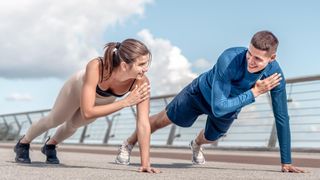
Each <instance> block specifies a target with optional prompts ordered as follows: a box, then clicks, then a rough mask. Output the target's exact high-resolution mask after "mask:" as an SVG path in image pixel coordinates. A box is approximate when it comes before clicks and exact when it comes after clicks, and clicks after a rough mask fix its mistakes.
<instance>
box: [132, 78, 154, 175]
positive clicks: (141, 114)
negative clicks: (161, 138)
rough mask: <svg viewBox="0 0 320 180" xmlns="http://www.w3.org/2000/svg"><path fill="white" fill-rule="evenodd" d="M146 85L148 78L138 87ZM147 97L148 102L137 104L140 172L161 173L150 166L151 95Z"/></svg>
mask: <svg viewBox="0 0 320 180" xmlns="http://www.w3.org/2000/svg"><path fill="white" fill-rule="evenodd" d="M145 83H147V84H149V80H148V78H147V77H146V76H145V77H144V78H143V79H142V80H139V82H137V84H138V86H139V85H140V84H145ZM147 97H148V98H147V99H146V100H144V101H142V102H140V103H138V104H137V136H138V142H139V148H140V157H141V167H140V169H139V171H140V172H149V173H159V172H160V171H159V170H157V169H154V168H151V165H150V135H151V127H150V121H149V112H150V98H149V97H150V93H148V95H147Z"/></svg>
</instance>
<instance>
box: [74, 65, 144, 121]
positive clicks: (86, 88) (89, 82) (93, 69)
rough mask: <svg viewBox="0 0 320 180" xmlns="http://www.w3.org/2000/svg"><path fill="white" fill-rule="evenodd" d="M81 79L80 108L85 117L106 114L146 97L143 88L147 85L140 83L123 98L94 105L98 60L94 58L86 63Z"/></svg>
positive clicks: (89, 117) (97, 80)
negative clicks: (105, 103) (140, 84)
mask: <svg viewBox="0 0 320 180" xmlns="http://www.w3.org/2000/svg"><path fill="white" fill-rule="evenodd" d="M83 81H84V83H83V86H82V90H81V98H80V99H81V100H80V101H81V102H80V109H81V114H82V116H83V117H84V118H85V119H92V118H97V117H101V116H106V115H108V114H111V113H113V112H116V111H118V110H120V109H122V108H124V107H128V106H132V105H135V104H137V103H139V102H141V101H143V100H145V99H146V98H148V97H146V96H145V94H146V93H145V91H146V90H145V89H146V87H148V86H147V85H142V86H140V87H137V86H136V87H135V88H134V89H133V90H132V91H131V93H130V94H129V95H128V96H127V97H126V98H124V99H121V100H119V101H115V102H113V103H111V104H107V105H100V106H96V105H95V98H96V86H97V84H98V82H99V62H98V61H95V60H92V61H90V62H89V63H88V65H87V67H86V73H85V75H84V80H83Z"/></svg>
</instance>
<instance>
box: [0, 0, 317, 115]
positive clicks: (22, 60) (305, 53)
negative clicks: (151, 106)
mask: <svg viewBox="0 0 320 180" xmlns="http://www.w3.org/2000/svg"><path fill="white" fill-rule="evenodd" d="M17 4H19V5H17ZM319 17H320V1H317V0H306V1H303V2H302V1H297V2H294V1H289V0H283V1H276V0H269V1H254V0H245V1H237V0H224V1H218V0H197V1H193V0H189V1H182V0H176V1H170V0H161V1H160V0H117V1H115V0H64V1H50V0H28V1H19V0H10V1H8V0H3V1H1V2H0V22H1V23H0V114H6V113H15V112H24V111H32V110H41V109H49V108H51V107H52V105H53V103H54V101H55V98H56V96H57V94H58V93H59V90H60V88H61V87H62V86H63V83H64V82H65V81H66V80H67V79H68V78H69V77H70V76H71V75H72V74H73V73H75V72H77V71H78V70H81V69H83V68H84V67H85V65H86V63H87V62H88V61H89V60H91V59H92V58H94V57H97V56H101V55H102V54H103V46H104V44H105V43H107V42H121V41H123V40H124V39H126V38H136V39H139V40H141V41H142V42H144V43H145V44H146V45H147V46H148V47H149V49H150V50H151V52H152V55H153V59H152V64H151V67H150V69H149V71H148V73H147V76H148V77H149V79H150V81H151V91H152V96H157V95H164V94H173V93H177V92H178V91H179V90H181V89H182V88H183V87H184V86H185V85H186V84H188V83H189V82H191V80H192V79H194V78H195V77H197V76H198V75H199V74H201V73H202V72H205V71H207V70H209V69H210V68H212V66H213V65H214V64H215V62H216V60H217V58H218V57H219V55H220V54H221V53H222V52H223V51H224V50H225V49H227V48H230V47H236V46H237V47H238V46H244V47H247V46H248V44H249V42H250V39H251V37H252V36H253V34H254V33H255V32H257V31H260V30H270V31H272V32H273V33H274V34H275V35H276V36H277V37H278V39H279V41H280V44H279V48H278V53H277V61H278V62H279V63H280V65H281V68H282V70H283V72H284V76H285V77H286V78H294V77H301V76H310V75H319V74H320V71H319V65H320V62H319V60H317V58H318V56H317V54H318V53H317V52H318V51H319V49H320V45H319V42H320V36H319V32H320V21H319Z"/></svg>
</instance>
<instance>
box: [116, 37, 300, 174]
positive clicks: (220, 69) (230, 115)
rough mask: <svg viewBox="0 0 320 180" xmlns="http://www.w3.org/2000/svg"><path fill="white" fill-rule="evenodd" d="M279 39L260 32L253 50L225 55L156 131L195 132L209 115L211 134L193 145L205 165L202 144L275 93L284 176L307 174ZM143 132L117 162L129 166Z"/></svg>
mask: <svg viewBox="0 0 320 180" xmlns="http://www.w3.org/2000/svg"><path fill="white" fill-rule="evenodd" d="M277 47H278V39H277V37H276V36H275V35H274V34H272V33H271V32H269V31H260V32H257V33H256V34H255V35H254V36H253V37H252V39H251V43H250V45H249V47H248V48H244V47H236V48H230V49H227V50H225V51H224V52H223V53H222V54H221V55H220V57H219V59H218V61H217V63H216V64H215V66H214V67H213V68H212V69H211V70H209V71H207V72H205V73H203V74H201V75H200V76H199V77H198V78H196V79H195V80H193V81H192V82H191V83H190V84H189V85H188V86H186V87H185V88H184V89H183V90H182V91H181V92H180V93H179V94H178V95H177V96H176V97H175V98H174V99H173V100H172V101H171V102H170V103H169V105H168V106H167V107H166V108H165V110H163V111H161V112H160V113H158V114H156V115H154V116H152V117H151V118H150V124H151V131H152V132H154V131H156V130H157V129H159V128H162V127H165V126H167V125H169V124H171V123H174V124H176V125H178V126H181V127H190V126H191V125H192V124H193V123H194V122H195V120H196V119H197V117H198V116H199V115H201V114H206V115H208V117H207V122H206V126H205V129H204V130H202V131H201V132H200V133H199V135H198V136H197V137H196V139H194V140H192V141H191V142H190V147H191V150H192V153H193V154H192V162H193V163H194V164H204V163H205V159H204V156H203V153H202V148H201V145H203V144H208V143H214V142H215V141H217V140H218V139H219V138H220V137H221V136H223V135H224V134H225V133H226V132H227V130H228V129H229V127H230V125H231V124H232V122H233V120H234V119H236V118H237V115H238V113H239V112H240V110H241V108H242V107H244V106H246V105H248V104H251V103H253V102H254V101H255V98H256V97H258V96H259V95H261V94H264V93H267V92H268V91H270V94H271V98H272V108H273V113H274V117H275V121H276V127H277V135H278V140H279V145H280V154H281V163H282V169H281V170H282V172H295V173H300V172H304V170H302V169H299V168H297V167H294V166H293V165H292V164H291V163H292V161H291V139H290V127H289V115H288V108H287V96H286V85H285V79H284V78H282V77H283V76H282V71H281V68H280V66H279V64H278V63H277V61H276V60H275V58H276V52H277ZM136 142H137V133H136V132H134V133H133V134H132V136H131V137H129V138H128V139H127V141H125V142H124V143H123V144H122V146H121V147H120V150H119V154H118V156H117V158H116V162H117V163H119V164H129V161H130V153H131V150H132V148H133V146H134V144H135V143H136Z"/></svg>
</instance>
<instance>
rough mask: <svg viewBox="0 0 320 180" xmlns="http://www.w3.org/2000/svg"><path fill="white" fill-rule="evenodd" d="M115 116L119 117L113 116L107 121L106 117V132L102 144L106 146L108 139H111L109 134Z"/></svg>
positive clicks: (118, 114)
mask: <svg viewBox="0 0 320 180" xmlns="http://www.w3.org/2000/svg"><path fill="white" fill-rule="evenodd" d="M117 116H120V113H117V114H115V115H113V116H112V118H111V119H109V117H108V116H106V120H107V123H108V129H107V131H106V134H105V135H104V139H103V144H108V141H109V139H110V137H111V136H110V133H111V128H112V124H113V121H114V119H115V118H116V117H117Z"/></svg>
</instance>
